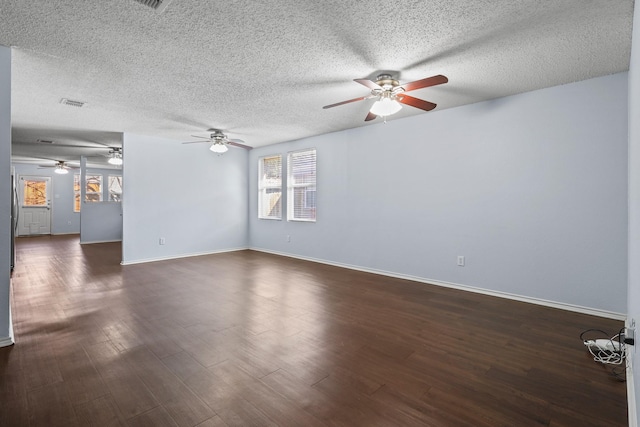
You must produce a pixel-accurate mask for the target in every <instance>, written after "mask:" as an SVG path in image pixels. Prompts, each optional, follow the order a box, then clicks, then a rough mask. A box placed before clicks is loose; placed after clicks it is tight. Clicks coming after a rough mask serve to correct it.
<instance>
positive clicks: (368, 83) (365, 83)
mask: <svg viewBox="0 0 640 427" xmlns="http://www.w3.org/2000/svg"><path fill="white" fill-rule="evenodd" d="M353 81H354V82H357V83H360V84H361V85H363V86H366V87H368V88H369V89H371V90H374V89H382V87H381V86H380V85H379V84H378V83H376V82H372V81H371V80H369V79H353Z"/></svg>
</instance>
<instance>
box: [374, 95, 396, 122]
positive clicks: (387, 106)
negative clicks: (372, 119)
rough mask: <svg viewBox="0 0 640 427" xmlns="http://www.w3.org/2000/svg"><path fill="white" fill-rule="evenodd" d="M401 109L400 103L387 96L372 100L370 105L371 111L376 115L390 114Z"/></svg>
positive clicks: (384, 115)
mask: <svg viewBox="0 0 640 427" xmlns="http://www.w3.org/2000/svg"><path fill="white" fill-rule="evenodd" d="M401 109H402V105H400V103H399V102H398V101H396V100H395V99H391V98H389V97H383V98H381V99H380V100H378V101H376V102H374V104H373V106H372V107H371V110H369V111H371V113H373V114H375V115H376V116H382V117H386V116H391V115H393V114H395V113H397V112H398V111H400V110H401Z"/></svg>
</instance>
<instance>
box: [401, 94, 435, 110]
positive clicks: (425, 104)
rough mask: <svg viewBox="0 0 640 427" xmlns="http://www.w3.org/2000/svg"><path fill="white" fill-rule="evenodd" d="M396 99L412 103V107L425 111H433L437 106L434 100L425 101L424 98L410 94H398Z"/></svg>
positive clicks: (404, 102) (408, 103) (407, 103)
mask: <svg viewBox="0 0 640 427" xmlns="http://www.w3.org/2000/svg"><path fill="white" fill-rule="evenodd" d="M396 99H397V100H398V102H401V103H403V104H406V105H411V106H412V107H416V108H419V109H421V110H424V111H431V110H433V109H434V108H436V104H434V103H433V102H429V101H424V100H422V99H418V98H414V97H413V96H409V95H401V96H397V97H396Z"/></svg>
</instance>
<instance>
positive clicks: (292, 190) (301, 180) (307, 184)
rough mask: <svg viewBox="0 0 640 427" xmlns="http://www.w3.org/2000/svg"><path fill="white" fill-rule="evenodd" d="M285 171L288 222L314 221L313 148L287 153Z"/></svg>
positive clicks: (314, 177) (314, 168)
mask: <svg viewBox="0 0 640 427" xmlns="http://www.w3.org/2000/svg"><path fill="white" fill-rule="evenodd" d="M287 171H288V173H287V219H288V220H289V221H315V220H316V150H315V148H312V149H308V150H302V151H295V152H292V153H289V155H288V157H287Z"/></svg>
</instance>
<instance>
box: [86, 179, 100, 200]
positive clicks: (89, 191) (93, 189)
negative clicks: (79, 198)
mask: <svg viewBox="0 0 640 427" xmlns="http://www.w3.org/2000/svg"><path fill="white" fill-rule="evenodd" d="M84 200H85V201H86V202H101V201H102V175H87V185H86V187H85V193H84Z"/></svg>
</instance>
